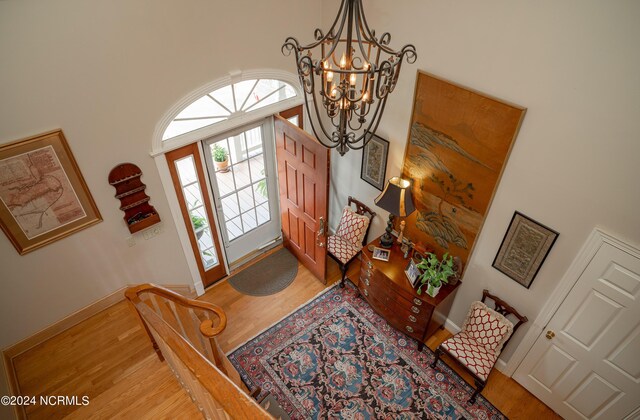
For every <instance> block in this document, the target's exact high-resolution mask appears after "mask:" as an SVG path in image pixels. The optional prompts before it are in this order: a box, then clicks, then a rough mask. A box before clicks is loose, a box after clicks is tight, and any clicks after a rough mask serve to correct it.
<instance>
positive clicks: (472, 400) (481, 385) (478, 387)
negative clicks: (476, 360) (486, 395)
mask: <svg viewBox="0 0 640 420" xmlns="http://www.w3.org/2000/svg"><path fill="white" fill-rule="evenodd" d="M475 383H476V390H475V391H474V392H473V395H471V398H469V404H475V403H476V397H477V396H478V394H480V393H481V392H482V390H483V389H484V386H485V385H486V383H485V382H482V381H479V380H477V379H476V380H475Z"/></svg>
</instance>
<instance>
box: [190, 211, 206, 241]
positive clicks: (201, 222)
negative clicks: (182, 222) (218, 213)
mask: <svg viewBox="0 0 640 420" xmlns="http://www.w3.org/2000/svg"><path fill="white" fill-rule="evenodd" d="M191 224H192V225H193V230H195V231H196V236H197V237H198V239H200V237H201V236H202V233H203V231H202V230H200V229H202V228H203V227H204V226H205V225H206V224H207V219H205V218H204V217H201V216H198V215H197V214H192V215H191Z"/></svg>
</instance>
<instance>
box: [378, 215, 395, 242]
mask: <svg viewBox="0 0 640 420" xmlns="http://www.w3.org/2000/svg"><path fill="white" fill-rule="evenodd" d="M392 231H393V214H389V220H388V221H387V228H386V229H385V232H384V235H382V236H381V237H380V246H381V247H383V248H391V246H393V235H392V234H391V232H392Z"/></svg>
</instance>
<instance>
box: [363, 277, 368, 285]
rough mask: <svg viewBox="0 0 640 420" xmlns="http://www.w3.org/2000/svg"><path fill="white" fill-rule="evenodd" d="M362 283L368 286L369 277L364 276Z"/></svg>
mask: <svg viewBox="0 0 640 420" xmlns="http://www.w3.org/2000/svg"><path fill="white" fill-rule="evenodd" d="M364 284H366V285H367V286H369V279H368V278H366V277H365V278H364Z"/></svg>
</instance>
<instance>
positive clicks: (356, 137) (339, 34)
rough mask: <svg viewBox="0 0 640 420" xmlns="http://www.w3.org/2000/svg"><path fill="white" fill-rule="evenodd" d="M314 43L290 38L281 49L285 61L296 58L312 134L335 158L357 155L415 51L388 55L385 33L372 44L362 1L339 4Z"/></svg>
mask: <svg viewBox="0 0 640 420" xmlns="http://www.w3.org/2000/svg"><path fill="white" fill-rule="evenodd" d="M314 37H315V41H314V42H313V43H311V44H309V45H300V43H299V42H298V40H297V39H295V38H293V37H289V38H287V39H286V40H285V43H284V45H283V46H282V53H283V54H284V55H290V54H291V52H295V58H296V65H297V68H298V76H299V77H300V83H301V85H302V90H303V91H304V100H305V105H306V108H307V113H308V115H309V121H310V124H311V129H312V130H313V133H314V134H315V136H316V137H317V138H318V140H319V141H320V142H321V143H322V144H323V145H324V146H326V147H329V148H337V150H338V152H339V153H340V155H344V154H345V153H346V152H347V151H348V150H349V149H350V148H351V149H354V150H355V149H362V148H363V147H364V146H366V144H367V143H368V142H369V140H371V138H372V137H373V135H374V134H375V132H376V130H377V128H378V124H379V123H380V119H381V117H382V113H383V112H384V108H385V105H386V103H387V97H388V95H389V94H390V93H391V92H393V89H394V88H395V86H396V83H398V76H399V74H400V67H401V66H402V61H403V60H405V59H406V61H407V62H408V63H414V62H415V61H416V49H415V47H414V46H413V45H410V44H408V45H405V46H404V47H402V49H401V50H400V51H394V50H392V49H391V48H389V42H390V41H391V35H390V34H389V33H388V32H385V33H383V34H382V35H381V36H380V37H379V38H377V37H376V34H375V31H373V30H371V29H369V25H368V24H367V20H366V18H365V16H364V10H363V8H362V0H342V4H341V5H340V10H339V11H338V15H337V16H336V19H335V21H334V22H333V25H332V26H331V29H329V32H327V34H326V35H325V34H324V33H323V32H322V30H320V29H316V30H315V33H314ZM309 102H311V103H312V104H313V109H314V110H315V119H314V118H312V113H311V106H310V105H311V104H310V103H309ZM323 109H324V111H322V110H323ZM325 115H326V116H325ZM314 120H315V122H314Z"/></svg>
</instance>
